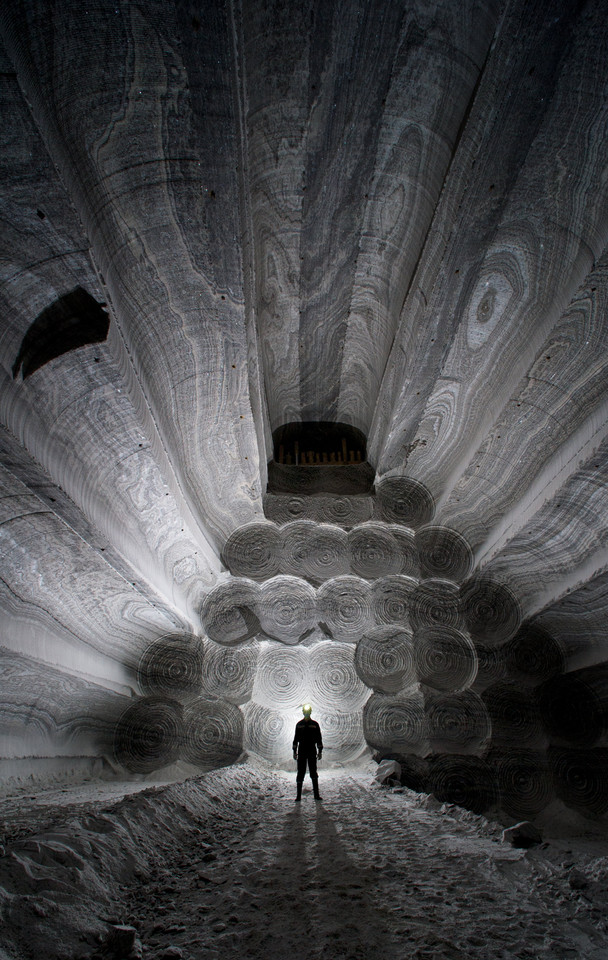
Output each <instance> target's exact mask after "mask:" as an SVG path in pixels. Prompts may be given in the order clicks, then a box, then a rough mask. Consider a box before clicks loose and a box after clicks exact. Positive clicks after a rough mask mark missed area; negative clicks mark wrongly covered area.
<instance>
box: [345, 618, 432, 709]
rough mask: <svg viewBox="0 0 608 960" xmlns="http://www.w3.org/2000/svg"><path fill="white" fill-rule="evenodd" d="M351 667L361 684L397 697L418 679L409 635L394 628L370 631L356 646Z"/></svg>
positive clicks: (414, 654) (406, 631) (405, 631)
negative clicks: (353, 665) (353, 666)
mask: <svg viewBox="0 0 608 960" xmlns="http://www.w3.org/2000/svg"><path fill="white" fill-rule="evenodd" d="M355 667H356V670H357V673H358V675H359V676H360V677H361V680H362V681H363V683H365V684H366V685H367V686H368V687H371V688H372V689H373V690H376V691H377V692H380V693H398V692H399V691H400V690H403V689H404V687H409V686H411V685H412V684H413V683H415V682H416V680H417V679H418V677H417V671H416V652H415V646H414V642H413V637H412V634H411V632H410V631H409V630H406V629H405V628H403V627H398V626H383V627H374V628H373V629H372V630H369V631H368V632H367V633H366V634H365V636H364V637H363V638H362V639H361V640H360V641H359V643H358V644H357V651H356V654H355Z"/></svg>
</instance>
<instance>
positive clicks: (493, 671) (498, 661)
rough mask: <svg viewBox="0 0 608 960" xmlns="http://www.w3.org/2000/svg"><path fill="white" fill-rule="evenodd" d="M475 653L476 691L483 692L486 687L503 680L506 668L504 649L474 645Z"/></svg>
mask: <svg viewBox="0 0 608 960" xmlns="http://www.w3.org/2000/svg"><path fill="white" fill-rule="evenodd" d="M475 653H476V655H477V676H476V677H475V689H476V690H485V688H486V687H489V686H491V685H492V684H494V683H498V682H499V681H500V680H504V679H505V677H506V674H507V667H506V662H505V654H504V648H501V647H486V646H485V644H482V643H476V644H475Z"/></svg>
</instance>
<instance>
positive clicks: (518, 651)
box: [504, 624, 566, 684]
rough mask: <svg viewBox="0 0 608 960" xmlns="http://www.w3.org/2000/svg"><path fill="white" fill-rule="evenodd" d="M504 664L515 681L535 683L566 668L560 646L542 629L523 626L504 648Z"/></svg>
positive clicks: (554, 675)
mask: <svg viewBox="0 0 608 960" xmlns="http://www.w3.org/2000/svg"><path fill="white" fill-rule="evenodd" d="M504 653H505V665H506V669H507V671H508V673H509V676H510V677H512V678H513V679H514V680H522V681H523V682H525V683H531V684H538V683H543V682H544V681H546V680H550V679H551V678H552V677H556V676H559V674H561V673H563V672H564V669H565V665H566V664H565V657H564V652H563V649H562V647H561V646H560V645H559V644H558V642H557V640H554V639H553V637H552V636H550V635H549V634H548V633H547V632H546V631H545V630H542V629H541V628H540V627H536V626H532V625H531V624H524V625H523V626H522V627H520V629H519V630H518V631H517V633H516V635H515V636H514V637H513V639H512V640H509V642H508V643H507V644H506V645H505V648H504Z"/></svg>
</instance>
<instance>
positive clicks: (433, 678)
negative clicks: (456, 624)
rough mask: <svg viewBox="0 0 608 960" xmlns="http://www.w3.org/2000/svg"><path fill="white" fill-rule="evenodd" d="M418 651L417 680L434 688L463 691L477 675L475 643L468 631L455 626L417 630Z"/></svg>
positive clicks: (416, 643) (416, 646) (416, 645)
mask: <svg viewBox="0 0 608 960" xmlns="http://www.w3.org/2000/svg"><path fill="white" fill-rule="evenodd" d="M415 650H416V658H415V664H416V671H417V674H418V679H419V680H420V682H421V683H424V684H426V685H427V686H429V687H433V688H434V689H435V690H445V691H452V692H456V691H458V690H464V689H465V688H466V687H470V686H471V684H472V683H473V682H474V680H475V677H476V676H477V654H476V652H475V647H474V646H473V642H472V641H471V639H470V638H469V637H468V636H467V634H465V633H463V632H462V631H460V630H455V629H454V628H453V627H424V628H422V629H420V630H417V631H416V636H415Z"/></svg>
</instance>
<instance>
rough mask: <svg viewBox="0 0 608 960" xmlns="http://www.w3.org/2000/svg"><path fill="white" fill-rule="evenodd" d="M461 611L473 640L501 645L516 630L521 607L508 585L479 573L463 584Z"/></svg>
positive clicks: (488, 644)
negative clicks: (476, 576)
mask: <svg viewBox="0 0 608 960" xmlns="http://www.w3.org/2000/svg"><path fill="white" fill-rule="evenodd" d="M460 599H461V603H462V615H463V618H464V621H465V623H466V625H467V628H468V630H469V632H470V634H471V636H472V637H473V639H474V640H478V641H479V642H480V643H484V644H486V645H487V646H493V645H500V644H502V643H503V642H504V641H506V640H508V639H509V638H510V637H511V636H513V634H514V633H515V632H516V631H517V629H518V627H519V625H520V623H521V608H520V605H519V603H518V601H517V598H516V597H515V596H514V594H513V593H512V592H511V590H509V588H508V587H507V586H505V585H504V584H502V583H498V582H497V581H495V580H491V579H489V578H484V577H479V578H477V579H473V580H469V581H467V582H466V583H464V584H463V586H462V588H461V591H460Z"/></svg>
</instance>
